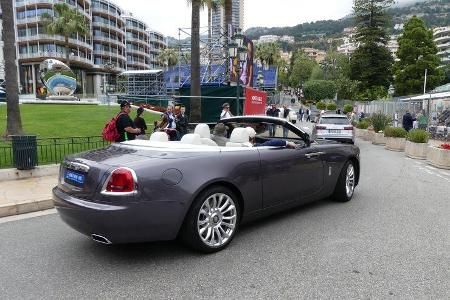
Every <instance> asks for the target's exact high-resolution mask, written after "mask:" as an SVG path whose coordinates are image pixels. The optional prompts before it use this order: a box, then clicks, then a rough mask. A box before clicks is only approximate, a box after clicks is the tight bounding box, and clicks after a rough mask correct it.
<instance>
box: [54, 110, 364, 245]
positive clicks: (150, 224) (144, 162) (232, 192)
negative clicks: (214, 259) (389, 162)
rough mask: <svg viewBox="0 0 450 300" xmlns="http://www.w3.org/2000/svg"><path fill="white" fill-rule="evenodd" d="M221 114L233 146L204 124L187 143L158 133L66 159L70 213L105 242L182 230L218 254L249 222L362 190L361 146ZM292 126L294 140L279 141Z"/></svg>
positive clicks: (62, 184)
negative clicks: (222, 142) (219, 142)
mask: <svg viewBox="0 0 450 300" xmlns="http://www.w3.org/2000/svg"><path fill="white" fill-rule="evenodd" d="M220 122H221V123H223V124H224V125H225V126H222V125H221V127H222V128H226V132H225V133H224V135H223V138H224V139H226V143H225V145H224V146H218V145H217V144H216V142H214V136H212V135H211V133H210V132H211V131H210V128H209V127H208V125H206V124H199V125H197V127H196V128H195V131H194V133H190V134H187V135H185V136H183V138H182V139H181V141H179V142H174V141H168V138H167V135H166V134H165V133H164V132H157V133H154V134H153V135H152V136H151V137H150V140H134V141H128V142H123V143H115V144H112V145H110V146H109V147H107V148H103V149H98V150H93V151H89V152H84V153H80V154H76V155H72V156H68V157H66V158H65V160H64V161H63V163H62V164H61V170H60V175H59V183H58V186H56V187H55V188H54V189H53V197H54V198H53V199H54V204H55V207H56V209H57V210H58V212H59V214H60V216H61V218H62V220H63V221H64V222H66V223H67V224H68V225H69V226H71V227H72V228H74V229H75V230H77V231H79V232H81V233H83V234H86V235H88V236H90V237H91V238H92V239H93V240H94V241H96V242H100V243H105V244H116V243H131V242H144V241H156V240H172V239H175V238H177V237H179V238H180V239H181V240H182V241H184V242H185V243H186V244H188V245H189V246H191V247H193V248H195V249H197V250H200V251H203V252H214V251H218V250H221V249H223V248H225V247H226V246H227V245H229V244H230V242H231V240H232V239H233V237H234V236H235V235H236V233H237V231H238V229H239V226H240V225H241V224H242V223H244V222H248V221H251V220H254V219H256V218H261V217H263V216H266V215H269V214H273V213H275V212H278V211H281V210H285V209H288V208H291V207H293V206H298V205H301V204H304V203H308V202H311V201H314V200H318V199H322V198H327V197H331V198H332V199H334V200H336V201H341V202H345V201H349V200H350V199H351V198H352V196H353V192H354V189H355V187H356V186H357V184H358V181H359V174H360V163H359V148H358V147H357V146H354V145H349V144H340V143H337V142H333V141H326V140H321V141H318V142H316V141H310V139H309V135H308V134H307V133H305V132H304V131H302V130H301V129H299V128H297V127H296V126H295V125H293V124H292V123H290V122H287V121H285V120H283V119H279V118H272V117H265V116H251V117H249V116H244V117H232V118H228V119H224V120H221V121H220ZM282 127H285V128H287V129H288V130H289V135H288V138H287V140H288V141H289V143H287V142H285V141H279V140H277V138H278V137H279V136H280V135H281V134H282ZM269 128H275V132H276V134H275V135H276V136H275V138H274V137H269ZM252 133H253V135H252ZM274 139H275V141H276V142H275V143H272V142H273V141H274ZM280 139H281V138H280ZM267 141H270V142H269V143H267ZM268 144H269V145H268ZM271 144H273V145H272V146H271ZM285 145H286V146H289V147H285Z"/></svg>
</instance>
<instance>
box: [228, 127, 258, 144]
mask: <svg viewBox="0 0 450 300" xmlns="http://www.w3.org/2000/svg"><path fill="white" fill-rule="evenodd" d="M252 146H253V145H252V143H250V142H249V134H248V131H247V129H246V128H235V129H233V132H232V133H231V136H230V141H229V142H227V144H226V147H252Z"/></svg>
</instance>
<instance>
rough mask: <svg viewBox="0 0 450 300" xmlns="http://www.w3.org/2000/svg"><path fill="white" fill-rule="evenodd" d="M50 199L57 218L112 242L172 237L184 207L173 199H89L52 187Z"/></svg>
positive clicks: (176, 231) (168, 238) (177, 228)
mask: <svg viewBox="0 0 450 300" xmlns="http://www.w3.org/2000/svg"><path fill="white" fill-rule="evenodd" d="M53 202H54V205H55V208H56V209H57V211H58V213H59V215H60V216H61V219H62V220H63V221H64V222H65V223H66V224H68V225H69V226H70V227H72V228H73V229H75V230H77V231H79V232H81V233H82V234H85V235H88V236H91V235H92V234H97V235H101V236H104V237H106V238H107V239H108V240H109V241H111V242H112V243H113V244H116V243H133V242H146V241H159V240H172V239H174V238H176V236H177V234H178V230H179V228H180V225H181V223H182V221H183V218H184V215H183V212H184V211H185V210H184V207H183V206H182V205H181V204H180V203H178V202H174V201H155V202H151V201H142V202H134V203H131V202H130V203H129V204H127V205H120V206H116V205H111V204H101V203H94V202H89V201H86V200H82V199H78V198H75V197H72V196H71V195H68V194H66V193H64V192H63V191H61V190H60V189H58V188H57V187H55V188H53Z"/></svg>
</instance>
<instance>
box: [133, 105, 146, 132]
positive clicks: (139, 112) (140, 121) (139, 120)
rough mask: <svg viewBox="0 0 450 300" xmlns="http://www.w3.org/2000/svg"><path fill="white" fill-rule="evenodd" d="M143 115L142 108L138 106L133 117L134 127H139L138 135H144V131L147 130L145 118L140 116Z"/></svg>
mask: <svg viewBox="0 0 450 300" xmlns="http://www.w3.org/2000/svg"><path fill="white" fill-rule="evenodd" d="M143 115H144V108H143V107H139V108H138V109H137V112H136V118H134V121H133V122H134V127H135V128H139V129H140V130H141V132H140V133H139V135H144V134H145V131H146V130H147V124H145V120H144V118H143V117H142V116H143Z"/></svg>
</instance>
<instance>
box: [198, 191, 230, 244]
mask: <svg viewBox="0 0 450 300" xmlns="http://www.w3.org/2000/svg"><path fill="white" fill-rule="evenodd" d="M236 221H237V211H236V205H235V203H234V201H233V199H232V198H231V197H230V196H228V195H227V194H224V193H215V194H212V195H211V196H209V197H208V198H207V199H206V200H205V201H204V202H203V204H202V206H201V207H200V211H199V213H198V218H197V231H198V234H199V236H200V238H201V240H202V241H203V243H205V244H206V245H207V246H209V247H220V246H222V245H224V244H225V243H227V242H228V240H230V238H231V237H232V235H233V233H234V231H235V227H236Z"/></svg>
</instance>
